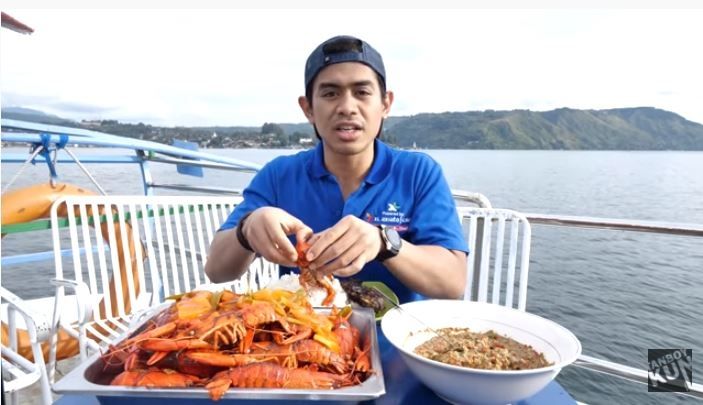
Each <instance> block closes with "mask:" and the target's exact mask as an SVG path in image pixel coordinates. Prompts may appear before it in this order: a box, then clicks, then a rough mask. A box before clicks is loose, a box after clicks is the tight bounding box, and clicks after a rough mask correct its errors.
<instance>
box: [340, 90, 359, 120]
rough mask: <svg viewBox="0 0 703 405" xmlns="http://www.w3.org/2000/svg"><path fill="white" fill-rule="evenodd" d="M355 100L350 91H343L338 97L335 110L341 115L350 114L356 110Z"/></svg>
mask: <svg viewBox="0 0 703 405" xmlns="http://www.w3.org/2000/svg"><path fill="white" fill-rule="evenodd" d="M357 107H358V106H357V102H356V99H355V98H354V95H353V94H352V92H351V91H345V92H344V93H343V94H342V97H340V98H339V104H337V112H338V113H339V114H342V115H352V114H354V113H356V112H357Z"/></svg>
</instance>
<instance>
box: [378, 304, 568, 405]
mask: <svg viewBox="0 0 703 405" xmlns="http://www.w3.org/2000/svg"><path fill="white" fill-rule="evenodd" d="M401 307H402V308H403V310H404V311H400V310H398V309H397V308H394V309H392V310H390V311H388V312H387V313H386V315H385V316H384V317H383V319H382V320H381V330H382V331H383V334H384V335H385V336H386V338H388V341H390V342H391V344H392V345H393V346H395V347H396V348H397V349H398V351H399V352H400V353H401V356H402V358H403V360H405V362H406V363H407V365H408V368H410V370H411V371H412V372H413V374H415V376H416V377H417V378H418V379H419V380H420V381H422V382H423V383H424V384H425V385H427V386H428V387H429V388H430V389H431V390H432V391H434V392H435V393H436V394H437V395H439V396H440V397H442V398H444V399H445V400H447V401H449V402H453V403H458V404H475V405H498V404H501V405H503V404H507V403H511V402H517V401H520V400H523V399H525V398H529V397H530V396H532V395H534V394H536V393H537V392H539V391H540V390H542V388H544V387H545V386H547V384H549V382H550V381H552V380H553V379H554V377H556V375H557V374H559V371H561V369H562V367H564V366H566V365H569V364H571V363H572V362H574V361H575V360H576V358H577V357H578V356H579V355H580V354H581V343H580V342H579V340H578V339H577V338H576V336H574V334H573V333H571V332H570V331H569V330H568V329H566V328H564V327H562V326H560V325H558V324H556V323H554V322H552V321H550V320H547V319H545V318H542V317H540V316H537V315H533V314H529V313H526V312H522V311H518V310H516V309H512V308H507V307H504V306H500V305H495V304H488V303H480V302H471V301H460V300H427V301H415V302H409V303H406V304H403V305H401ZM403 312H406V313H403ZM413 316H414V317H413ZM415 318H417V319H419V320H421V321H422V322H423V323H424V324H425V325H423V324H421V323H420V322H418V320H417V319H415ZM427 327H431V328H434V329H439V328H446V327H466V328H470V329H471V331H473V332H485V331H488V330H490V329H493V330H494V331H496V332H497V333H499V334H501V335H506V336H508V337H509V338H512V339H515V340H517V341H518V342H520V343H524V344H528V345H530V346H532V347H533V348H534V349H535V350H537V351H538V352H540V353H543V354H544V357H545V358H546V359H547V361H548V362H550V363H553V365H551V366H549V367H542V368H537V369H531V370H517V371H498V370H480V369H474V368H467V367H459V366H452V365H449V364H445V363H441V362H438V361H434V360H430V359H427V358H425V357H422V356H420V355H417V354H415V353H413V350H414V349H415V347H417V346H418V345H419V344H420V343H423V342H424V341H426V340H428V339H430V338H432V337H433V336H435V335H434V334H433V333H431V332H424V330H426V328H427Z"/></svg>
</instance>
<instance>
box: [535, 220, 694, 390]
mask: <svg viewBox="0 0 703 405" xmlns="http://www.w3.org/2000/svg"><path fill="white" fill-rule="evenodd" d="M525 216H526V217H527V219H528V220H529V221H530V224H531V225H533V226H534V225H547V226H555V227H565V228H570V229H573V228H590V229H601V230H617V231H626V232H644V233H653V234H664V235H676V236H685V237H703V225H696V224H672V223H666V222H659V221H637V220H623V219H608V218H595V217H584V216H567V215H545V214H525ZM574 365H575V366H577V367H580V368H583V369H586V370H590V371H595V372H599V373H604V374H608V375H611V376H615V377H619V378H622V379H625V380H628V381H632V382H636V383H641V384H648V383H649V377H650V375H649V372H648V371H647V370H644V369H638V368H635V367H630V366H627V365H624V364H620V363H617V362H613V361H609V360H604V359H599V358H596V357H593V356H589V355H585V354H582V355H581V356H580V357H579V359H578V360H577V361H576V362H575V363H574ZM688 388H689V390H690V391H688V392H677V394H680V395H681V396H686V397H693V398H699V399H703V384H697V383H693V382H692V381H691V382H689V385H688Z"/></svg>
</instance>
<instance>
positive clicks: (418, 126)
mask: <svg viewBox="0 0 703 405" xmlns="http://www.w3.org/2000/svg"><path fill="white" fill-rule="evenodd" d="M2 116H3V118H13V119H18V120H25V121H33V122H43V123H48V124H57V125H66V126H77V127H81V128H87V129H92V130H96V131H101V132H107V133H111V134H116V135H124V136H129V137H133V138H140V139H147V140H155V141H159V142H164V143H170V141H171V139H173V138H178V139H186V140H191V141H193V142H198V143H199V144H200V146H201V147H217V148H238V147H278V148H280V147H300V146H301V143H300V142H302V141H301V138H305V137H313V138H314V131H313V128H312V126H311V125H310V124H309V123H280V124H270V123H267V124H265V125H264V126H262V127H252V126H207V127H156V126H152V125H147V124H143V123H139V124H126V123H120V122H118V121H115V120H98V121H83V122H80V123H77V122H75V121H70V120H66V119H63V118H61V117H57V116H55V115H49V114H45V113H43V112H41V111H37V110H31V109H26V108H18V107H10V108H3V109H2ZM264 128H267V130H266V131H262V129H264ZM263 132H267V133H263ZM383 139H384V140H385V141H387V142H388V143H391V144H393V145H397V146H400V147H404V148H410V147H417V148H421V149H579V150H703V125H701V124H698V123H695V122H692V121H688V120H686V119H685V118H683V117H681V116H680V115H678V114H675V113H673V112H670V111H665V110H661V109H657V108H653V107H636V108H615V109H608V110H576V109H571V108H559V109H556V110H551V111H541V112H540V111H530V110H511V111H494V110H487V111H467V112H445V113H423V114H417V115H413V116H403V117H389V118H388V119H387V120H386V121H385V123H384V133H383Z"/></svg>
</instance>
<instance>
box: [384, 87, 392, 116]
mask: <svg viewBox="0 0 703 405" xmlns="http://www.w3.org/2000/svg"><path fill="white" fill-rule="evenodd" d="M391 105H393V92H392V91H386V97H384V99H383V118H388V114H390V113H391Z"/></svg>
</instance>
